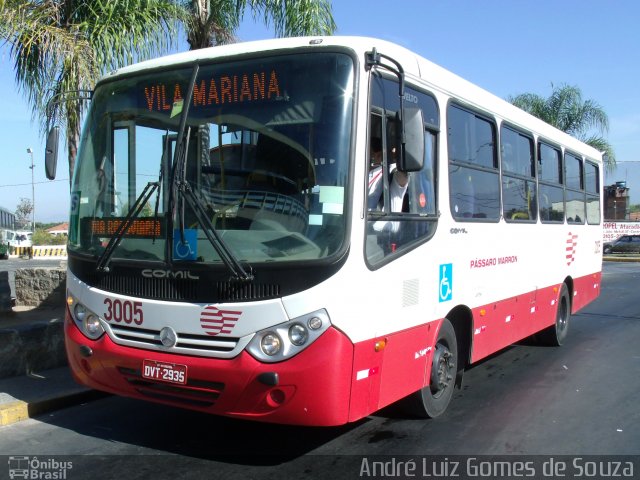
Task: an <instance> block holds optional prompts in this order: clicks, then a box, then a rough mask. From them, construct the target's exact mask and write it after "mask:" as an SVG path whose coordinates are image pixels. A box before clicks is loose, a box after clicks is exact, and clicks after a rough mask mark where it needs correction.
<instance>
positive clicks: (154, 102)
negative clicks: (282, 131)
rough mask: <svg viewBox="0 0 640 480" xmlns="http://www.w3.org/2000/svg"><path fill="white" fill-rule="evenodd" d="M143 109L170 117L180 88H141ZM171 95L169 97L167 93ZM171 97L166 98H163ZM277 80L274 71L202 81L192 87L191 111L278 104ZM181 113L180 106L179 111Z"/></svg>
mask: <svg viewBox="0 0 640 480" xmlns="http://www.w3.org/2000/svg"><path fill="white" fill-rule="evenodd" d="M143 91H144V97H145V100H146V106H147V109H148V110H149V111H150V112H151V111H158V112H162V111H167V110H171V117H173V116H174V115H177V114H178V113H179V112H174V110H175V108H176V104H177V102H179V101H181V100H182V99H183V95H182V89H181V87H180V84H178V83H176V84H174V85H173V86H171V85H167V84H164V83H159V84H155V85H145V86H144V87H143ZM171 92H173V93H171ZM171 94H172V95H173V96H172V97H171V98H167V95H171ZM281 99H282V96H281V93H280V80H279V78H278V73H277V72H276V71H275V70H272V71H271V72H269V73H267V72H265V71H260V72H251V73H242V74H240V75H220V76H213V77H210V78H208V79H202V80H200V81H199V82H197V83H196V84H195V85H194V86H193V104H192V106H193V107H194V108H197V107H205V106H209V105H222V104H236V103H248V102H257V101H262V100H281ZM180 110H182V106H181V107H180Z"/></svg>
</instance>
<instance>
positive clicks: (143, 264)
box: [48, 37, 602, 425]
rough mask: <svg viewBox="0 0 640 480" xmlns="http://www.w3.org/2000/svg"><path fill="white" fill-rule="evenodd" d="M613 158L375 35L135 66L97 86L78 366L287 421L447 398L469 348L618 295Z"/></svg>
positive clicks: (74, 334)
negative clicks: (400, 186)
mask: <svg viewBox="0 0 640 480" xmlns="http://www.w3.org/2000/svg"><path fill="white" fill-rule="evenodd" d="M401 100H402V101H401ZM374 142H375V143H377V144H379V145H381V148H382V150H383V153H382V164H381V166H380V167H379V168H382V172H383V173H382V174H381V175H380V179H381V181H382V182H383V189H382V190H381V191H382V192H383V194H381V196H380V198H379V199H377V200H376V201H374V202H371V201H370V200H371V199H370V198H369V197H368V191H369V180H370V179H369V174H370V166H371V165H370V163H371V157H370V149H369V146H370V145H371V144H373V143H374ZM50 160H51V158H49V159H48V161H50ZM51 166H52V164H51V163H49V167H51ZM396 171H397V172H404V173H405V175H404V178H405V180H406V181H408V185H407V186H406V187H405V190H404V191H403V192H402V195H401V197H400V198H401V199H402V202H401V203H402V207H401V208H399V207H398V208H396V207H394V208H391V205H392V203H393V204H395V202H392V200H393V198H391V197H392V195H391V193H390V192H391V189H390V186H391V183H392V182H395V181H396V177H395V175H396V174H395V172H396ZM601 175H602V157H601V154H600V153H599V152H598V151H596V150H594V149H592V148H591V147H589V146H587V145H585V144H583V143H581V142H579V141H577V140H576V139H574V138H572V137H570V136H568V135H566V134H564V133H562V132H560V131H558V130H556V129H554V128H552V127H550V126H549V125H547V124H546V123H543V122H541V121H540V120H537V119H535V118H533V117H532V116H530V115H528V114H526V113H524V112H522V111H521V110H519V109H517V108H515V107H513V106H512V105H510V104H508V103H507V102H505V101H503V100H501V99H500V98H497V97H495V96H493V95H491V94H489V93H487V92H486V91H484V90H482V89H480V88H478V87H477V86H474V85H472V84H471V83H469V82H467V81H465V80H463V79H461V78H459V77H457V76H456V75H454V74H452V73H450V72H448V71H446V70H444V69H442V68H440V67H438V66H436V65H434V64H432V63H430V62H429V61H427V60H425V59H424V58H421V57H420V56H418V55H416V54H415V53H412V52H410V51H408V50H406V49H405V48H402V47H399V46H397V45H394V44H392V43H388V42H385V41H380V40H376V39H372V38H342V37H327V38H293V39H280V40H269V41H261V42H252V43H242V44H235V45H228V46H222V47H215V48H211V49H204V50H197V51H192V52H187V53H181V54H177V55H173V56H168V57H165V58H160V59H156V60H151V61H148V62H144V63H140V64H137V65H134V66H131V67H127V68H123V69H121V70H118V71H116V72H114V73H113V74H110V75H108V76H106V77H105V78H103V79H102V80H101V81H100V82H99V83H98V84H97V86H96V88H95V92H94V94H93V98H92V103H91V107H90V110H89V112H88V114H87V118H86V124H85V127H84V132H83V135H82V140H81V146H80V149H79V154H78V158H77V165H76V171H75V174H74V179H73V184H72V192H71V194H72V201H71V218H70V230H69V244H68V278H67V290H68V311H67V318H66V322H65V331H66V346H67V353H68V357H69V362H70V365H71V368H72V370H73V374H74V376H75V378H76V379H77V380H78V381H79V382H81V383H82V384H85V385H87V386H89V387H92V388H95V389H98V390H104V391H107V392H112V393H115V394H120V395H125V396H129V397H135V398H139V399H147V400H151V401H155V402H160V403H164V404H168V405H174V406H180V407H186V408H191V409H195V410H199V411H202V412H209V413H212V414H218V415H226V416H229V417H235V418H243V419H253V420H260V421H265V422H277V423H287V424H300V425H339V424H344V423H347V422H351V421H355V420H358V419H361V418H363V417H365V416H367V415H369V414H371V413H372V412H375V411H376V410H378V409H380V408H382V407H385V406H387V405H389V404H391V403H394V402H397V401H399V400H401V399H405V400H404V402H405V404H406V405H408V406H409V407H410V408H411V410H412V411H413V412H415V413H417V414H418V415H421V416H426V417H435V416H438V415H440V414H442V413H443V412H444V411H445V409H446V408H447V405H448V404H449V401H450V399H451V396H452V392H453V389H454V388H455V387H456V385H460V383H461V380H462V375H463V372H464V369H465V367H467V366H469V365H470V364H472V363H474V362H477V361H478V360H480V359H482V358H485V357H486V356H488V355H490V354H492V353H494V352H497V351H499V350H500V349H503V348H504V347H506V346H508V345H510V344H512V343H514V342H517V341H519V340H521V339H523V338H525V337H529V336H531V335H533V334H538V335H537V337H538V338H540V339H541V340H542V341H545V342H548V343H552V344H556V345H559V344H562V342H563V341H564V339H565V336H566V334H567V327H568V321H569V317H570V315H571V314H572V313H574V312H576V311H577V310H579V309H580V308H582V307H584V306H585V305H587V304H588V303H589V302H591V301H592V300H594V299H595V298H596V297H597V296H598V294H599V292H600V279H601V265H602V252H601V242H602V221H601V211H602V208H601V198H600V186H601V183H602V177H601ZM372 204H373V206H372Z"/></svg>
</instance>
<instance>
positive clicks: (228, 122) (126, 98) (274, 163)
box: [68, 53, 354, 265]
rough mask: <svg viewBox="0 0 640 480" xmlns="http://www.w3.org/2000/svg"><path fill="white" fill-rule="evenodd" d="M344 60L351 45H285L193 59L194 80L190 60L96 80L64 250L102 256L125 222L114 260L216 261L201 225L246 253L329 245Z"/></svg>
mask: <svg viewBox="0 0 640 480" xmlns="http://www.w3.org/2000/svg"><path fill="white" fill-rule="evenodd" d="M353 70H354V66H353V61H352V59H351V57H349V56H347V55H343V54H338V53H322V54H320V55H319V54H317V53H316V54H314V55H309V54H291V55H282V56H274V57H268V58H260V59H251V60H243V61H235V62H226V63H215V64H206V63H202V64H200V65H199V69H198V73H197V76H196V77H195V83H194V84H193V85H192V86H190V85H189V84H190V79H191V75H192V72H193V71H194V69H193V64H191V65H188V66H186V67H184V66H179V67H176V68H174V69H167V68H164V69H162V70H154V71H153V72H141V73H138V74H135V75H132V76H128V77H124V76H121V77H118V78H116V79H114V80H108V81H105V82H102V83H101V84H100V85H99V86H98V88H97V89H96V91H95V94H94V97H93V101H92V105H91V109H90V110H89V113H88V115H87V120H86V124H85V129H84V132H83V137H82V140H81V145H80V149H79V152H78V160H77V164H76V170H75V173H74V179H73V186H72V201H71V224H70V229H69V246H68V248H69V252H70V253H78V254H85V255H91V256H94V257H96V258H98V257H99V256H101V255H102V254H103V253H104V250H105V248H107V246H108V244H109V242H110V241H111V240H112V239H113V237H114V235H115V234H116V233H117V232H118V231H120V232H119V233H121V234H122V235H121V238H118V242H117V243H116V242H112V243H113V244H115V245H116V246H115V248H113V251H112V252H109V257H110V258H111V259H112V260H113V261H118V260H120V261H122V260H137V261H140V260H148V261H163V262H176V261H178V262H179V261H182V262H201V263H220V262H221V261H222V259H221V258H220V254H219V249H216V246H215V245H214V244H215V242H212V241H210V240H211V236H210V235H207V234H206V233H207V232H206V229H207V226H206V225H203V224H204V223H206V224H208V225H210V226H211V227H213V229H215V233H216V235H217V236H218V237H219V238H220V239H221V240H222V242H223V243H224V245H225V247H226V248H228V250H229V253H230V254H231V255H233V257H234V258H235V259H236V260H237V261H240V262H248V263H250V264H252V265H253V264H256V263H258V264H259V263H261V262H280V261H309V260H315V259H322V258H326V257H329V256H332V255H334V254H336V253H337V252H338V251H340V250H341V248H342V247H343V246H344V242H345V232H346V219H345V217H346V215H347V213H348V212H347V211H346V205H347V203H346V202H345V198H346V195H345V189H346V188H347V185H348V180H349V179H348V172H349V154H350V152H349V146H350V143H351V139H350V132H351V122H352V109H353V89H354V85H353V82H354V72H353ZM191 89H192V90H193V93H192V95H191V96H190V97H189V98H185V97H186V96H187V95H188V91H189V90H191ZM187 112H188V113H187ZM185 114H186V115H185ZM181 122H184V126H185V128H184V137H183V141H184V145H183V147H184V148H182V149H181V150H182V151H183V153H182V154H183V157H182V158H183V160H182V161H178V160H176V159H175V158H174V157H176V158H178V157H180V155H178V156H176V155H174V153H175V150H176V145H177V144H178V141H177V140H178V139H177V136H178V132H179V127H180V124H181ZM178 168H179V169H180V171H179V172H176V169H178ZM176 173H177V175H176ZM176 178H180V179H183V180H184V184H181V185H176V182H174V181H173V180H174V179H176ZM145 189H147V190H146V192H150V195H147V194H146V192H145ZM185 189H188V190H190V193H192V194H193V195H191V198H195V200H196V203H197V206H198V208H195V207H194V204H193V202H186V201H185V196H184V195H179V194H177V193H176V192H178V191H179V190H181V191H184V190H185ZM143 192H144V193H143ZM178 193H179V192H178ZM141 202H142V203H141ZM136 204H137V205H136ZM134 205H136V206H138V207H139V208H137V209H135V208H133V207H134ZM132 210H136V212H132ZM132 213H135V214H134V215H132ZM202 213H204V214H205V215H206V218H207V219H208V221H206V222H203V220H202V216H201V214H202ZM125 219H127V223H126V224H125V225H126V228H121V227H122V225H123V222H124V221H125ZM112 246H113V245H112Z"/></svg>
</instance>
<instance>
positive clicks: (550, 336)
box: [539, 283, 571, 347]
mask: <svg viewBox="0 0 640 480" xmlns="http://www.w3.org/2000/svg"><path fill="white" fill-rule="evenodd" d="M569 317H571V300H570V298H569V290H568V289H567V285H566V284H565V283H563V284H562V287H561V288H560V295H558V305H557V310H556V321H555V323H554V324H553V325H552V326H550V327H549V328H547V329H545V330H543V331H542V332H540V335H539V337H540V343H542V344H543V345H549V346H552V347H559V346H561V345H562V344H563V343H564V342H565V340H566V338H567V334H568V333H569Z"/></svg>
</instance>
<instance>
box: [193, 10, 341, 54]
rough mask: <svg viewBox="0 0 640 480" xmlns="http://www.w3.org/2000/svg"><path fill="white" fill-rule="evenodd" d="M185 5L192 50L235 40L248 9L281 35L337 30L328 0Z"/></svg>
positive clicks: (300, 34) (322, 32)
mask: <svg viewBox="0 0 640 480" xmlns="http://www.w3.org/2000/svg"><path fill="white" fill-rule="evenodd" d="M184 5H185V8H186V10H187V12H188V17H187V19H186V20H184V29H185V31H186V34H187V42H188V43H189V48H190V49H191V50H197V49H199V48H207V47H212V46H214V45H222V44H226V43H232V42H234V41H235V40H236V38H235V32H236V31H237V30H238V27H239V26H240V22H241V20H242V19H243V17H244V14H245V12H246V10H247V9H249V10H251V13H252V16H253V19H254V21H257V20H260V19H261V20H262V22H263V23H264V24H265V25H266V26H267V27H270V26H271V25H273V27H274V30H275V35H276V36H278V37H293V36H302V35H331V34H333V32H334V31H335V29H336V24H335V21H334V19H333V14H332V12H331V2H330V1H329V0H288V1H283V0H186V1H185V2H184Z"/></svg>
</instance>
